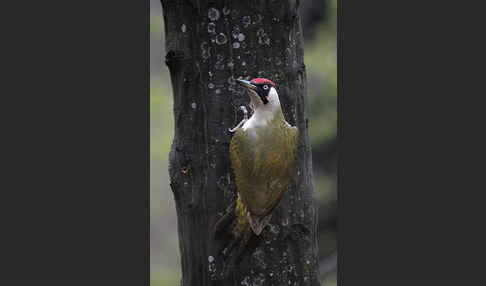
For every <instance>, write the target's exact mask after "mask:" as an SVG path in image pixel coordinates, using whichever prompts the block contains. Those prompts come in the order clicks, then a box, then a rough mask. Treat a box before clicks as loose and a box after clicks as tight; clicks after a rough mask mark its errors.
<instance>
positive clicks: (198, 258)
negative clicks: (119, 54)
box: [162, 0, 320, 286]
mask: <svg viewBox="0 0 486 286" xmlns="http://www.w3.org/2000/svg"><path fill="white" fill-rule="evenodd" d="M299 2H300V1H298V0H297V1H292V0H285V1H282V0H278V1H276V0H273V1H230V0H227V1H198V0H192V1H191V0H167V1H164V0H162V7H163V14H164V21H165V32H166V51H168V52H167V56H166V63H167V66H168V67H169V71H170V75H171V81H172V89H173V96H174V118H175V136H174V141H173V144H172V149H171V151H170V158H169V161H170V162H169V163H170V167H169V174H170V179H171V183H170V185H171V188H172V191H173V193H174V198H175V202H176V210H177V218H178V232H179V247H180V252H181V266H182V282H181V285H183V286H195V285H225V286H226V285H238V286H239V285H279V286H280V285H299V286H300V285H313V286H314V285H319V284H320V283H319V282H318V275H317V271H318V270H317V268H318V266H317V263H318V262H317V210H316V206H315V203H314V199H313V193H314V187H313V181H312V158H311V148H310V143H309V134H308V117H307V106H306V105H307V99H306V74H305V66H304V62H303V38H302V29H301V24H300V19H299V15H298V6H299ZM254 77H265V78H268V79H271V80H272V81H274V82H275V84H276V85H277V88H278V91H279V96H280V101H281V103H282V109H283V112H284V115H285V118H286V120H287V121H288V122H289V123H290V124H292V125H296V126H297V127H298V128H299V131H300V139H299V155H298V156H299V157H298V162H297V164H296V171H295V176H294V179H293V180H292V184H291V185H290V187H289V191H288V192H287V193H286V194H285V196H284V198H283V199H282V201H281V202H280V204H279V206H278V207H277V208H276V209H275V210H274V214H273V216H272V219H271V222H270V225H269V226H267V227H266V228H265V229H264V231H263V233H262V235H261V238H259V241H258V244H257V246H256V248H254V249H252V250H251V251H249V253H247V255H246V256H244V257H243V258H242V260H241V262H240V263H239V264H238V265H237V266H235V267H234V268H233V269H231V270H230V271H229V274H228V275H223V274H224V273H223V271H222V267H223V266H222V265H221V261H218V251H219V250H220V249H221V247H222V246H221V245H219V244H220V242H218V241H216V240H214V238H213V236H212V229H213V226H214V224H215V222H216V221H217V220H218V219H219V218H220V217H221V215H222V213H223V212H224V210H225V209H226V207H227V206H228V205H230V204H231V202H233V201H234V200H235V198H236V186H235V182H234V174H233V172H232V169H231V163H230V160H229V143H230V140H231V136H232V135H231V133H229V132H228V129H229V128H232V127H234V126H235V125H236V124H237V123H238V122H239V121H240V120H241V119H242V114H241V113H240V112H239V111H238V107H239V106H240V105H246V106H247V107H248V105H249V98H248V96H247V95H246V91H245V90H244V89H242V88H240V87H237V86H236V84H235V81H234V79H236V78H244V79H251V78H254ZM248 109H249V107H248Z"/></svg>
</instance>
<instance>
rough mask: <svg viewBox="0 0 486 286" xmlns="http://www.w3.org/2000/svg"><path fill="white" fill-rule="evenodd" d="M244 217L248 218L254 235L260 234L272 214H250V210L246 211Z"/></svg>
mask: <svg viewBox="0 0 486 286" xmlns="http://www.w3.org/2000/svg"><path fill="white" fill-rule="evenodd" d="M246 217H247V218H248V222H249V223H250V226H251V229H252V230H253V232H254V233H255V234H256V235H260V234H261V233H262V231H263V229H264V228H265V226H266V225H267V224H268V223H269V222H270V219H271V218H272V214H271V213H270V214H268V215H266V216H257V215H254V214H251V213H250V212H247V213H246Z"/></svg>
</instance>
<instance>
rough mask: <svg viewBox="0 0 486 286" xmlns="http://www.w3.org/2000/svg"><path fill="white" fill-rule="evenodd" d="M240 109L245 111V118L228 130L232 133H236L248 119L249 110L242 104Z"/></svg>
mask: <svg viewBox="0 0 486 286" xmlns="http://www.w3.org/2000/svg"><path fill="white" fill-rule="evenodd" d="M240 110H241V111H243V120H241V122H240V123H238V125H236V126H235V127H234V128H230V129H228V131H229V132H231V133H234V132H235V131H236V130H237V129H238V128H240V127H241V126H243V124H245V122H246V121H247V120H248V111H247V110H246V107H245V106H243V105H242V106H240Z"/></svg>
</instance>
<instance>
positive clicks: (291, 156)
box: [230, 78, 298, 245]
mask: <svg viewBox="0 0 486 286" xmlns="http://www.w3.org/2000/svg"><path fill="white" fill-rule="evenodd" d="M237 82H238V83H239V84H241V85H242V86H244V87H245V88H246V89H247V90H248V95H249V97H250V99H251V106H252V109H253V114H252V116H251V117H250V118H249V119H248V116H247V112H246V109H245V107H241V109H242V110H243V112H244V119H243V120H242V121H241V122H240V123H239V124H238V125H237V126H236V127H235V128H233V129H230V132H233V133H234V135H233V138H232V139H231V143H230V159H231V165H232V168H233V170H234V173H235V179H236V187H237V191H238V199H237V201H236V207H234V217H236V223H234V224H233V229H232V234H233V236H234V237H235V238H236V239H237V240H239V241H240V242H241V244H242V245H244V244H246V241H247V240H248V239H249V237H250V235H251V232H252V231H253V233H255V234H256V235H257V236H259V235H260V234H261V233H262V230H263V228H264V227H265V226H266V225H267V224H268V222H269V221H270V218H271V217H272V211H273V209H274V208H275V207H276V206H277V205H278V203H279V202H280V200H281V199H282V197H283V195H284V194H285V192H286V191H287V187H288V185H289V182H290V181H291V179H292V176H293V169H294V163H295V160H296V157H297V145H298V130H297V127H293V126H291V125H290V124H289V123H287V121H285V118H284V115H283V113H282V108H281V106H280V100H279V97H278V93H277V88H276V86H275V84H274V83H273V82H272V81H271V80H268V79H265V78H255V79H253V80H251V81H245V80H237Z"/></svg>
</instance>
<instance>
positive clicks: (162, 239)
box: [150, 0, 337, 286]
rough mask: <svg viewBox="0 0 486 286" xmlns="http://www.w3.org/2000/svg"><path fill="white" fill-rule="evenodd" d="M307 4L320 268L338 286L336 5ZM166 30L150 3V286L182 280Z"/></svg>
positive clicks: (328, 1)
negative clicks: (171, 155)
mask: <svg viewBox="0 0 486 286" xmlns="http://www.w3.org/2000/svg"><path fill="white" fill-rule="evenodd" d="M302 2H303V4H302V5H303V7H302V9H301V18H302V25H303V30H304V44H305V53H304V61H305V65H306V68H307V80H308V82H307V84H308V94H307V96H308V98H309V117H310V137H311V144H312V156H313V169H314V182H315V190H316V198H317V201H318V205H319V261H320V262H319V265H320V266H319V267H320V274H321V280H322V281H323V285H325V286H328V285H329V286H333V285H337V283H336V259H337V239H336V238H337V229H336V227H337V223H336V219H337V175H336V173H337V139H336V135H337V70H336V69H337V59H336V30H337V29H336V28H337V27H336V17H337V0H306V1H302ZM163 27H164V26H163V18H162V8H161V4H160V0H150V150H151V154H150V180H151V181H150V204H151V206H150V215H151V219H150V230H151V234H150V235H151V237H150V267H151V268H150V273H151V284H150V285H151V286H172V285H179V283H180V277H181V273H180V257H179V245H178V238H177V219H176V210H175V203H174V199H173V195H172V191H171V190H170V187H169V175H168V169H167V168H168V160H169V158H168V155H169V150H170V145H171V143H172V138H173V117H172V116H173V114H172V89H171V84H170V78H169V72H168V70H167V67H166V65H165V63H164V57H165V49H164V41H165V39H164V28H163ZM277 84H278V83H277Z"/></svg>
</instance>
